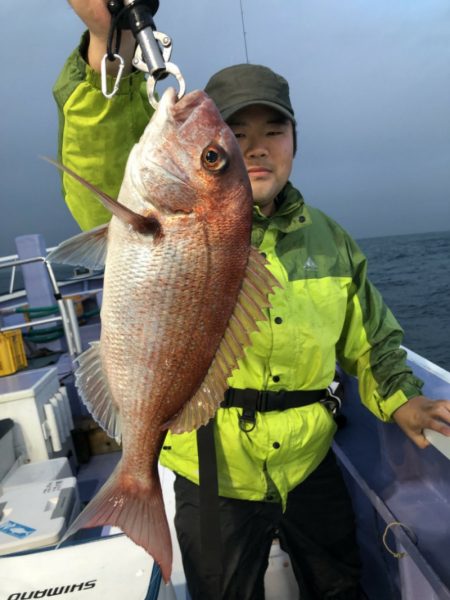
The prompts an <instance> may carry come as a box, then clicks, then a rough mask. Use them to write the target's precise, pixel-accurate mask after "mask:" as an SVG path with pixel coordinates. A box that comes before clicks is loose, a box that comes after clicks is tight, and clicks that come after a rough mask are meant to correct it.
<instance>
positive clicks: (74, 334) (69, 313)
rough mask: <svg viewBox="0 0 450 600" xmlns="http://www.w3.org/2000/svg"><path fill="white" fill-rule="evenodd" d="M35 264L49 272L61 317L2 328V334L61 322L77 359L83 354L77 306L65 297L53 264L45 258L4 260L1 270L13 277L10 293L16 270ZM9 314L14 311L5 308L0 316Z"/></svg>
mask: <svg viewBox="0 0 450 600" xmlns="http://www.w3.org/2000/svg"><path fill="white" fill-rule="evenodd" d="M33 263H42V264H43V265H44V267H45V269H46V271H47V274H48V278H49V281H50V284H51V287H52V291H53V295H54V297H55V301H56V304H57V306H58V309H59V315H55V316H51V317H45V318H37V319H33V320H30V321H27V322H25V323H15V324H13V325H5V326H0V332H5V331H11V330H14V329H27V328H29V327H34V326H37V325H46V324H49V323H55V322H61V324H62V327H63V330H64V335H65V338H66V341H67V350H68V352H69V354H70V356H71V357H72V358H75V357H76V356H77V355H78V354H80V353H81V351H82V348H81V338H80V329H79V326H78V319H77V315H76V311H75V306H74V302H73V300H72V298H70V297H63V296H62V294H61V291H60V288H59V285H58V282H57V280H56V277H55V274H54V271H53V269H52V266H51V264H50V263H49V262H48V261H47V259H46V258H45V257H43V256H35V257H33V258H24V259H19V258H18V257H9V260H5V259H2V261H1V262H0V270H2V269H11V272H12V275H11V280H10V286H9V289H10V293H12V290H13V289H14V281H15V273H16V269H17V267H19V266H22V265H28V264H33ZM8 312H14V309H10V308H3V309H0V314H7V313H8Z"/></svg>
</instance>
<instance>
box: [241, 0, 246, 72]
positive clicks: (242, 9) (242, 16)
mask: <svg viewBox="0 0 450 600" xmlns="http://www.w3.org/2000/svg"><path fill="white" fill-rule="evenodd" d="M239 4H240V7H241V23H242V34H243V36H244V48H245V60H246V62H247V64H248V50H247V32H246V31H245V21H244V8H243V6H242V0H239Z"/></svg>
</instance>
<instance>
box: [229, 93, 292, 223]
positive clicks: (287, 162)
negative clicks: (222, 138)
mask: <svg viewBox="0 0 450 600" xmlns="http://www.w3.org/2000/svg"><path fill="white" fill-rule="evenodd" d="M228 125H229V126H230V127H231V129H232V131H233V132H234V134H235V136H236V138H237V141H238V142H239V146H240V148H241V151H242V154H243V156H244V162H245V165H246V167H247V172H248V175H249V177H250V183H251V186H252V191H253V202H254V203H255V204H257V205H258V206H259V208H260V210H261V212H262V213H263V214H265V215H267V216H270V215H271V214H272V213H273V212H274V210H275V198H276V197H277V195H278V194H279V193H280V191H281V190H282V189H283V187H284V186H285V184H286V182H287V180H288V179H289V175H290V173H291V170H292V161H293V158H294V136H293V129H292V122H291V121H290V120H289V119H287V118H285V117H284V116H283V115H282V114H281V113H279V112H278V111H277V110H274V109H273V108H270V107H268V106H264V105H263V104H252V105H251V106H247V107H245V108H243V109H241V110H238V111H237V112H235V113H234V114H233V115H232V116H231V117H230V118H229V119H228Z"/></svg>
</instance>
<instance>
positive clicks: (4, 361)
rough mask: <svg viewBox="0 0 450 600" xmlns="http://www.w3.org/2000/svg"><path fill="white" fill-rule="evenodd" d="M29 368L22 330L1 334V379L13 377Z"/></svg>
mask: <svg viewBox="0 0 450 600" xmlns="http://www.w3.org/2000/svg"><path fill="white" fill-rule="evenodd" d="M26 366H27V357H26V355H25V347H24V345H23V339H22V332H21V331H20V329H13V330H12V331H3V332H2V333H0V377H1V376H3V375H11V374H12V373H15V372H16V371H18V370H19V369H23V368H25V367H26Z"/></svg>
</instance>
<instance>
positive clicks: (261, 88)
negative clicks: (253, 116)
mask: <svg viewBox="0 0 450 600" xmlns="http://www.w3.org/2000/svg"><path fill="white" fill-rule="evenodd" d="M205 92H206V93H207V94H208V96H209V97H210V98H211V99H212V100H213V101H214V103H215V104H216V106H217V108H218V109H219V111H220V114H221V115H222V117H223V119H224V121H226V120H227V119H228V118H229V117H230V116H231V115H232V114H233V113H235V112H236V111H238V110H240V109H241V108H245V107H246V106H250V105H251V104H264V105H266V106H270V107H271V108H274V109H275V110H278V111H279V112H280V113H281V114H283V115H284V116H285V117H287V118H288V119H290V120H291V121H292V122H293V123H294V124H295V117H294V109H293V108H292V104H291V100H290V97H289V84H288V82H287V81H286V79H284V77H282V76H281V75H278V74H277V73H275V72H274V71H272V70H271V69H269V68H268V67H264V66H262V65H250V64H246V63H244V64H241V65H233V66H232V67H226V68H225V69H222V70H221V71H219V72H218V73H216V74H215V75H213V76H212V77H211V79H210V80H209V81H208V83H207V84H206V87H205Z"/></svg>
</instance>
